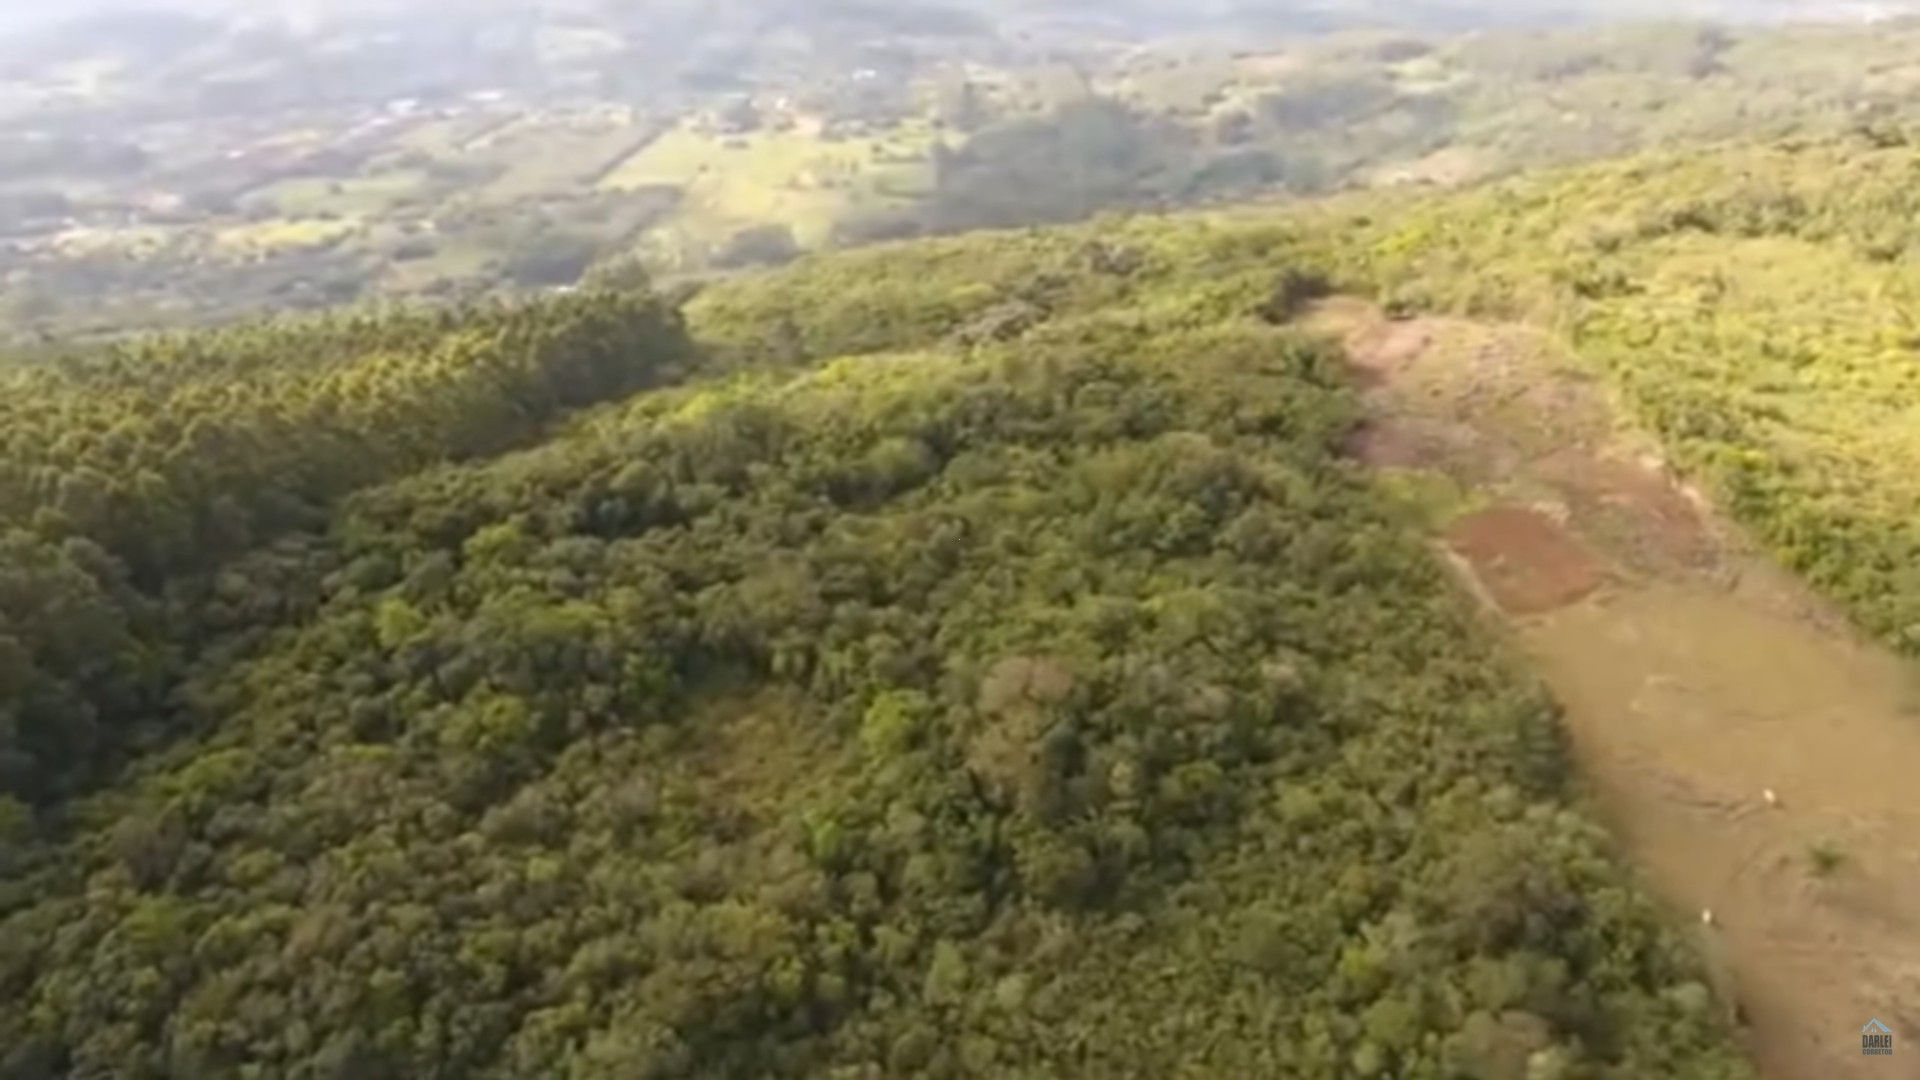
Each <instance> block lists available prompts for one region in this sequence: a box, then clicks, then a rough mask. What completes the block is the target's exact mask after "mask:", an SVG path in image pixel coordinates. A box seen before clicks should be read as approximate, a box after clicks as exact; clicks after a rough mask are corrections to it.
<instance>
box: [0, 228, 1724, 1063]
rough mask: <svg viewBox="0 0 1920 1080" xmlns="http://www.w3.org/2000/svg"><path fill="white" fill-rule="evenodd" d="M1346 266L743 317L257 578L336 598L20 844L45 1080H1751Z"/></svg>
mask: <svg viewBox="0 0 1920 1080" xmlns="http://www.w3.org/2000/svg"><path fill="white" fill-rule="evenodd" d="M1289 235H1290V233H1289V232H1288V231H1286V230H1276V229H1273V228H1270V227H1267V226H1264V225H1251V226H1249V225H1237V226H1231V227H1224V226H1222V227H1216V226H1209V225H1207V224H1206V223H1203V222H1199V221H1192V220H1189V221H1176V222H1142V223H1137V224H1133V225H1121V224H1111V225H1108V226H1104V227H1102V228H1100V229H1098V230H1085V231H1078V232H1048V233H1039V234H1033V235H1028V236H1018V237H1016V236H982V237H975V238H970V239H967V240H961V241H949V242H942V243H938V244H923V245H914V246H908V247H901V248H893V249H885V250H880V251H875V252H869V253H863V254H860V255H857V256H851V257H845V258H836V259H826V260H818V261H809V262H806V263H804V264H802V265H801V266H799V267H798V268H796V269H793V270H790V271H787V272H784V273H782V274H779V275H774V276H769V277H764V278H758V279H752V280H747V281H743V282H740V283H737V284H732V285H728V286H726V287H723V288H720V289H716V290H713V291H711V292H709V293H708V294H706V295H705V296H703V297H701V298H700V299H699V300H698V301H697V302H696V303H695V304H694V305H693V306H692V308H691V309H690V310H689V312H688V317H689V322H690V325H691V328H692V332H693V333H694V335H695V336H696V338H698V339H699V340H700V341H701V342H703V343H704V345H705V347H706V349H707V350H708V368H707V371H708V373H709V374H708V375H707V376H706V377H704V378H701V379H697V380H695V381H694V382H692V383H690V384H687V385H682V386H678V387H672V388H665V389H658V390H652V391H648V392H644V393H642V394H640V395H639V396H638V397H635V398H633V399H632V400H630V401H628V402H627V403H625V404H622V405H616V406H610V407H608V408H605V409H602V410H600V411H598V412H595V413H593V414H591V415H588V416H585V417H582V418H580V419H578V420H576V421H575V422H574V423H573V424H571V425H570V426H569V427H568V429H567V430H565V431H564V432H562V433H560V434H559V435H557V436H556V437H554V438H553V439H552V440H551V441H549V442H547V443H545V444H544V445H541V446H539V447H537V448H534V449H531V450H527V451H524V452H519V453H513V454H509V455H507V456H504V457H500V458H497V459H494V460H490V461H481V462H474V463H469V464H460V465H447V466H440V467H434V468H430V469H428V470H427V471H425V472H422V473H420V474H418V475H415V476H413V477H410V478H407V479H404V480H400V481H398V482H396V483H391V484H387V485H385V486H379V487H375V488H372V489H368V490H364V491H362V492H360V493H359V494H356V495H352V496H351V497H349V498H348V499H347V501H346V503H345V504H344V505H343V506H341V507H339V508H338V509H336V510H334V511H332V512H331V513H330V515H329V524H328V526H327V529H326V531H325V534H324V536H323V537H318V538H315V539H313V540H311V541H309V542H308V543H306V544H304V545H302V546H300V547H299V548H298V549H297V550H293V549H283V550H280V551H270V552H266V553H263V554H258V555H255V556H251V557H247V558H243V559H240V560H238V561H232V562H229V563H227V564H226V566H225V567H224V570H223V573H222V586H221V593H222V595H224V596H229V597H232V598H234V599H235V600H236V601H237V600H240V599H243V598H258V597H263V596H271V595H275V594H281V593H286V594H293V595H298V596H300V597H302V598H303V599H302V600H301V602H299V603H291V604H285V605H276V604H271V603H246V604H236V610H235V619H236V621H237V623H238V627H239V628H238V630H237V631H236V632H235V633H234V634H233V636H231V637H229V638H227V639H225V640H224V641H222V642H220V643H217V644H214V645H212V646H210V647H207V648H204V649H199V650H196V652H195V657H196V660H197V662H196V663H195V664H194V665H193V666H192V669H191V672H190V674H189V675H188V676H187V677H186V678H185V680H184V682H183V683H182V684H181V685H180V688H179V691H178V694H177V695H176V700H178V701H179V702H180V703H181V705H180V707H181V708H182V709H183V710H185V711H186V712H187V713H188V714H189V715H190V716H191V718H192V720H193V722H192V723H190V724H187V725H184V726H183V727H182V729H181V730H182V732H184V734H182V735H181V736H179V737H178V738H176V739H175V740H174V741H173V742H171V743H170V744H167V745H164V746H162V747H160V748H157V749H155V750H152V751H150V752H147V753H145V754H143V755H141V756H140V757H139V759H138V760H137V761H135V762H134V763H133V764H132V766H131V767H130V768H129V769H128V770H127V771H126V772H125V774H124V775H123V776H122V778H121V779H120V780H119V781H118V782H117V783H115V784H113V785H112V786H110V787H109V788H107V789H106V790H103V791H101V792H99V793H97V794H95V795H92V796H89V797H86V798H84V799H79V800H75V801H69V802H66V803H59V804H55V806H54V807H51V808H49V809H47V810H45V811H43V813H42V815H41V820H40V822H39V825H38V827H37V828H36V827H34V825H33V823H31V822H28V821H26V820H24V819H23V815H19V814H15V815H12V817H13V818H14V819H15V820H14V821H12V822H11V823H10V825H9V827H10V832H11V835H10V837H9V840H8V847H6V848H5V849H4V855H5V862H6V864H7V865H6V866H5V868H4V869H5V871H6V878H5V880H4V888H0V989H4V995H3V996H0V1001H4V1005H0V1046H4V1047H6V1048H7V1049H6V1051H5V1052H6V1055H7V1056H6V1058H5V1061H4V1064H3V1065H0V1072H4V1074H6V1075H10V1076H37V1075H48V1074H68V1073H71V1074H77V1075H115V1076H128V1077H141V1076H163V1075H193V1076H238V1075H249V1074H257V1073H267V1074H272V1075H286V1076H337V1077H354V1078H356V1080H360V1078H367V1077H380V1076H396V1077H397V1076H469V1075H477V1076H508V1075H514V1076H525V1075H571V1076H583V1077H584V1076H606V1077H615V1076H617V1077H623V1078H624V1077H635V1076H662V1077H664V1076H766V1075H819V1076H844V1077H878V1076H885V1075H926V1076H969V1075H974V1076H1034V1077H1040V1076H1058V1075H1084V1076H1143V1077H1144V1076H1169V1075H1229V1076H1247V1075H1285V1076H1301V1077H1316V1076H1324V1077H1332V1076H1355V1075H1358V1076H1486V1077H1515V1078H1517V1077H1523V1076H1524V1077H1530V1078H1531V1077H1539V1076H1580V1075H1596V1076H1609V1077H1621V1078H1626V1077H1643V1076H1686V1077H1737V1076H1743V1075H1746V1069H1745V1066H1744V1065H1743V1064H1742V1063H1740V1062H1739V1061H1738V1060H1737V1058H1736V1057H1735V1055H1734V1054H1733V1052H1732V1051H1731V1049H1730V1045H1729V1043H1728V1041H1727V1037H1726V1032H1725V1030H1724V1026H1723V1024H1722V1020H1721V1016H1720V1010H1719V1009H1718V1008H1717V1007H1716V1006H1715V1004H1714V1003H1713V1000H1712V997H1711V995H1710V993H1709V992H1708V991H1707V990H1706V988H1705V986H1704V985H1703V982H1702V979H1703V976H1702V975H1701V973H1700V970H1699V967H1698V965H1697V963H1696V961H1695V960H1694V958H1693V957H1692V956H1691V955H1690V954H1688V952H1687V951H1686V950H1685V949H1683V948H1682V947H1681V946H1680V945H1679V943H1678V941H1677V939H1676V938H1675V937H1674V936H1673V935H1671V934H1670V933H1669V932H1668V931H1666V930H1664V929H1663V928H1662V926H1661V924H1660V922H1659V920H1658V919H1657V918H1656V917H1655V915H1654V913H1653V911H1652V910H1651V908H1650V906H1649V905H1648V903H1647V902H1646V901H1645V900H1644V899H1643V898H1642V897H1641V895H1640V893H1639V892H1638V891H1637V889H1636V887H1635V886H1634V885H1633V884H1632V883H1631V882H1630V881H1629V879H1628V878H1627V877H1626V876H1625V875H1624V873H1623V872H1622V870H1621V869H1620V867H1619V866H1618V865H1617V864H1616V862H1615V861H1614V860H1613V858H1612V856H1611V855H1610V854H1609V850H1608V847H1607V845H1606V843H1605V841H1604V839H1603V838H1602V836H1601V835H1600V833H1599V831H1598V830H1597V829H1596V828H1595V827H1594V826H1593V825H1591V824H1590V823H1589V822H1588V821H1586V820H1585V819H1584V818H1583V817H1582V816H1581V815H1580V814H1579V813H1578V812H1577V811H1576V810H1575V809H1574V808H1573V807H1572V806H1571V805H1570V803H1569V801H1568V797H1567V794H1566V791H1565V787H1564V779H1563V773H1564V763H1563V759H1562V752H1561V749H1560V747H1559V743H1558V740H1557V737H1556V733H1555V728H1554V710H1553V706H1552V705H1551V703H1550V702H1549V701H1547V700H1546V699H1545V698H1544V697H1543V696H1542V695H1541V693H1540V692H1539V691H1538V690H1537V689H1536V688H1534V687H1533V685H1532V684H1531V683H1530V682H1529V681H1528V680H1527V679H1525V678H1524V677H1522V676H1520V675H1519V674H1518V673H1517V672H1516V671H1515V670H1514V669H1513V668H1512V667H1511V666H1510V665H1509V663H1508V661H1506V660H1505V659H1504V658H1503V656H1502V654H1501V652H1500V649H1499V648H1498V646H1497V645H1496V644H1495V643H1494V641H1493V639H1492V638H1491V636H1490V635H1489V634H1487V633H1486V632H1485V631H1484V630H1483V629H1482V628H1481V627H1480V625H1479V623H1478V621H1477V620H1476V619H1475V618H1474V617H1473V616H1472V615H1471V613H1469V612H1468V611H1467V610H1466V609H1465V607H1464V606H1463V602H1462V600H1461V598H1460V597H1458V596H1457V595H1456V594H1455V592H1454V591H1453V590H1452V589H1451V588H1450V587H1449V585H1448V583H1447V581H1446V580H1445V578H1444V576H1443V575H1442V573H1441V572H1440V570H1439V569H1438V567H1437V566H1436V565H1435V564H1434V562H1433V561H1432V559H1431V558H1430V556H1429V555H1428V553H1427V552H1426V550H1425V549H1424V547H1423V546H1422V545H1421V543H1420V541H1419V538H1418V536H1417V535H1416V534H1415V533H1414V532H1411V531H1410V530H1409V528H1408V525H1407V523H1406V521H1405V519H1404V515H1403V514H1402V513H1400V512H1399V510H1398V508H1397V507H1396V505H1395V504H1393V503H1391V502H1389V501H1386V500H1385V499H1384V497H1383V496H1382V495H1381V493H1379V492H1378V491H1376V490H1375V489H1374V488H1373V487H1372V486H1371V485H1370V484H1369V483H1368V482H1366V480H1365V478H1364V477H1363V476H1361V475H1360V474H1359V473H1358V472H1357V471H1356V469H1355V468H1354V467H1353V466H1351V465H1349V464H1347V463H1345V462H1343V461H1342V460H1340V459H1339V457H1338V456H1337V454H1336V452H1335V451H1336V447H1337V446H1338V444H1339V442H1340V441H1341V439H1342V438H1343V437H1344V436H1345V435H1346V433H1347V431H1348V429H1349V427H1350V425H1351V422H1352V419H1353V417H1354V415H1355V412H1354V410H1355V404H1354V401H1353V398H1352V395H1351V394H1350V392H1349V390H1348V389H1347V387H1346V376H1345V375H1344V373H1343V371H1342V370H1341V365H1340V361H1339V357H1338V356H1337V355H1336V354H1335V353H1334V352H1333V351H1331V350H1330V349H1329V348H1327V347H1326V346H1324V345H1319V344H1314V343H1312V342H1310V341H1308V340H1307V339H1305V338H1303V337H1300V336H1298V335H1296V334H1295V333H1293V332H1292V331H1289V330H1287V329H1285V328H1281V327H1276V326H1275V325H1273V323H1274V322H1275V321H1284V319H1285V318H1286V317H1287V316H1288V315H1289V314H1290V312H1291V310H1292V309H1293V307H1294V306H1295V304H1297V302H1298V301H1299V300H1301V299H1302V298H1304V297H1306V296H1307V295H1310V294H1311V293H1313V292H1314V291H1315V290H1316V288H1317V285H1316V282H1315V280H1314V279H1313V278H1312V277H1311V276H1310V275H1306V274H1302V273H1299V272H1295V271H1290V270H1289V269H1288V267H1289V265H1290V264H1291V261H1292V260H1293V258H1294V255H1293V254H1292V253H1291V251H1292V244H1291V242H1290V241H1289V239H1288V237H1289Z"/></svg>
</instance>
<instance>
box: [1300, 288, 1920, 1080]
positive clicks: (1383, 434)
mask: <svg viewBox="0 0 1920 1080" xmlns="http://www.w3.org/2000/svg"><path fill="white" fill-rule="evenodd" d="M1309 325H1310V326H1313V327H1316V328H1318V329H1320V330H1321V331H1323V332H1326V333H1329V334H1332V335H1335V336H1337V337H1339V338H1340V339H1341V340H1342V341H1343V342H1344V343H1345V345H1346V348H1347V350H1348V354H1349V356H1350V357H1351V360H1352V362H1353V364H1354V365H1355V367H1356V369H1357V374H1358V376H1359V377H1360V379H1361V380H1362V382H1363V385H1364V386H1365V387H1366V396H1367V399H1368V402H1369V406H1370V408H1369V415H1370V417H1371V419H1370V421H1369V422H1368V424H1367V425H1366V426H1365V427H1364V428H1363V429H1362V430H1361V431H1359V432H1358V433H1356V435H1355V437H1354V440H1353V442H1352V445H1351V446H1350V447H1349V450H1350V452H1351V453H1352V454H1354V455H1355V456H1356V457H1358V458H1360V459H1361V460H1363V461H1366V462H1368V463H1369V464H1371V465H1373V466H1375V467H1376V468H1378V469H1380V470H1382V471H1383V472H1395V471H1408V472H1413V473H1415V474H1418V475H1423V476H1426V477H1429V478H1431V477H1444V478H1445V480H1446V481H1447V483H1446V484H1444V487H1445V488H1446V489H1447V490H1449V491H1452V492H1455V493H1457V496H1458V497H1457V499H1454V500H1453V505H1451V506H1450V507H1449V508H1448V510H1447V511H1446V512H1444V513H1442V514H1440V515H1439V517H1440V518H1441V523H1440V524H1438V525H1437V526H1436V532H1437V533H1438V537H1437V543H1438V545H1439V546H1440V547H1441V549H1442V550H1443V551H1444V552H1445V553H1446V554H1447V556H1448V558H1449V559H1450V561H1452V562H1453V564H1454V565H1455V566H1457V567H1458V568H1459V569H1460V571H1461V576H1462V579H1463V581H1464V582H1465V583H1466V584H1467V585H1468V586H1469V587H1470V588H1472V589H1473V591H1474V592H1475V593H1476V594H1477V595H1478V596H1479V597H1480V599H1481V600H1482V602H1483V603H1485V604H1486V605H1487V606H1488V607H1489V609H1491V610H1492V611H1494V612H1496V613H1498V615H1499V616H1500V617H1502V618H1503V619H1504V620H1505V621H1506V622H1507V623H1508V624H1509V625H1510V626H1511V627H1512V628H1513V631H1514V633H1515V636H1516V637H1517V639H1518V641H1519V643H1520V645H1521V646H1522V648H1523V649H1524V650H1525V651H1526V653H1528V654H1529V655H1531V656H1532V658H1533V659H1534V661H1535V663H1536V664H1537V667H1538V670H1539V671H1540V672H1541V674H1542V676H1543V677H1544V678H1545V679H1546V681H1547V682H1548V684H1549V685H1550V687H1551V688H1552V690H1553V692H1554V693H1555V694H1556V695H1557V696H1558V698H1559V699H1560V701H1561V702H1562V704H1563V705H1564V706H1565V709H1566V722H1567V728H1568V733H1569V736H1570V740H1571V743H1572V745H1573V747H1574V751H1575V755H1576V757H1577V761H1578V765H1579V769H1580V772H1581V775H1582V777H1583V779H1584V782H1585V785H1586V786H1587V788H1588V789H1589V791H1590V792H1591V795H1592V797H1593V801H1594V803H1595V804H1596V806H1597V808H1598V810H1599V812H1600V814H1601V816H1602V817H1603V818H1604V820H1606V822H1607V823H1608V825H1609V826H1610V827H1611V828H1612V830H1613V831H1614V833H1615V835H1616V836H1617V837H1618V839H1619V842H1620V844H1621V846H1622V847H1623V849H1624V850H1625V851H1626V853H1627V855H1628V856H1629V857H1630V858H1631V859H1632V860H1634V861H1635V862H1636V863H1637V864H1638V865H1639V866H1640V867H1641V869H1642V871H1643V873H1644V875H1645V876H1646V878H1647V880H1648V883H1649V884H1650V886H1651V887H1652V888H1653V890H1654V891H1655V892H1656V893H1657V894H1658V895H1659V896H1660V897H1662V898H1663V900H1664V901H1665V902H1667V903H1668V904H1670V905H1671V906H1672V908H1673V909H1674V911H1675V915H1676V917H1677V918H1684V919H1685V920H1686V925H1688V926H1689V927H1690V928H1691V929H1692V932H1694V933H1697V934H1698V935H1699V936H1700V940H1701V946H1702V949H1703V951H1704V952H1705V953H1706V955H1707V956H1708V957H1709V959H1710V962H1711V963H1712V965H1713V966H1714V968H1715V969H1716V977H1717V979H1718V980H1719V981H1720V982H1721V984H1722V985H1721V990H1722V993H1723V994H1724V996H1725V997H1726V998H1727V999H1728V1000H1729V1001H1731V1002H1732V1003H1734V1005H1735V1008H1736V1010H1737V1015H1738V1017H1739V1018H1740V1021H1741V1028H1742V1034H1743V1037H1744V1038H1745V1040H1746V1041H1747V1044H1748V1046H1749V1048H1750V1050H1751V1052H1752V1054H1753V1057H1754V1060H1755V1061H1756V1063H1757V1065H1758V1067H1759V1069H1760V1072H1761V1074H1762V1076H1764V1077H1767V1078H1769V1080H1830V1078H1839V1077H1854V1076H1874V1077H1912V1076H1920V682H1917V681H1916V678H1915V674H1914V670H1913V668H1912V666H1911V665H1909V664H1907V663H1904V662H1903V661H1901V660H1900V659H1898V658H1897V657H1895V656H1893V655H1892V654H1890V653H1889V652H1887V651H1885V650H1882V649H1880V648H1878V647H1876V646H1874V645H1873V644H1871V643H1870V642H1867V641H1865V640H1863V639H1862V638H1861V637H1860V636H1859V635H1858V634H1856V633H1854V632H1853V631H1852V630H1851V629H1849V628H1848V626H1847V625H1846V624H1845V622H1844V621H1843V620H1841V619H1840V618H1838V617H1837V616H1836V615H1834V613H1833V612H1832V611H1831V610H1830V609H1829V608H1828V607H1827V606H1826V605H1824V604H1822V603H1821V602H1819V601H1818V600H1817V599H1816V598H1814V597H1812V596H1811V595H1810V594H1809V593H1808V592H1807V591H1806V590H1805V589H1804V588H1802V587H1801V586H1800V585H1799V584H1798V583H1797V582H1795V581H1794V580H1793V579H1792V578H1791V577H1789V576H1788V575H1786V574H1784V573H1783V572H1781V571H1780V570H1778V569H1777V568H1776V567H1774V566H1773V565H1772V564H1771V563H1770V562H1769V561H1767V560H1766V559H1765V558H1762V557H1760V556H1758V555H1756V554H1755V553H1754V552H1753V551H1752V549H1751V547H1750V545H1749V544H1747V543H1746V541H1745V540H1744V539H1743V538H1742V537H1741V535H1740V534H1739V532H1738V530H1736V529H1734V528H1732V527H1731V526H1730V525H1729V524H1728V523H1727V522H1725V521H1724V520H1722V519H1721V518H1720V517H1719V516H1718V515H1717V514H1716V513H1715V512H1714V511H1713V510H1712V508H1711V507H1710V506H1708V505H1707V503H1706V501H1705V500H1704V499H1702V498H1700V497H1699V496H1698V495H1697V494H1696V493H1694V492H1692V491H1690V490H1688V489H1687V488H1685V487H1684V486H1682V485H1680V484H1678V483H1677V482H1675V481H1674V480H1673V479H1672V478H1671V477H1670V476H1669V475H1668V474H1667V472H1666V470H1665V469H1664V468H1663V466H1662V465H1661V462H1660V458H1659V456H1658V454H1657V452H1656V450H1655V448H1654V445H1653V444H1652V443H1651V442H1650V441H1647V440H1645V439H1643V438H1640V437H1638V436H1636V435H1634V434H1633V433H1632V432H1630V431H1628V430H1627V429H1626V428H1625V427H1624V426H1622V425H1621V424H1619V423H1617V422H1616V420H1615V417H1614V416H1613V414H1612V411H1611V410H1610V408H1609V407H1608V404H1607V401H1606V398H1605V395H1604V393H1603V391H1602V390H1601V388H1600V387H1598V386H1597V385H1595V384H1594V383H1592V382H1591V381H1589V380H1588V379H1586V378H1584V377H1583V376H1582V375H1581V374H1579V373H1578V371H1577V370H1576V368H1575V367H1574V365H1573V362H1572V361H1570V360H1569V359H1567V358H1566V357H1565V356H1564V353H1562V352H1561V351H1559V350H1558V349H1557V348H1556V347H1555V346H1554V345H1553V344H1552V343H1551V341H1550V340H1549V339H1548V338H1546V337H1545V336H1543V335H1540V334H1537V333H1535V332H1533V331H1531V330H1528V329H1526V328H1523V327H1517V326H1493V325H1486V324H1477V323H1469V322H1464V321H1457V320H1444V319H1415V320H1406V321H1389V320H1387V319H1385V318H1383V317H1382V316H1381V315H1380V313H1379V312H1378V311H1377V310H1376V309H1374V308H1372V307H1369V306H1367V305H1364V304H1361V303H1358V302H1355V301H1348V300H1336V301H1330V302H1328V303H1326V304H1324V305H1322V306H1320V307H1319V308H1318V309H1316V310H1315V311H1314V312H1313V313H1312V315H1311V316H1310V319H1309ZM1709 912H1710V913H1711V915H1710V921H1709V920H1708V919H1705V918H1703V917H1702V916H1703V913H1709ZM1873 1018H1878V1019H1879V1020H1881V1021H1882V1022H1884V1023H1885V1024H1887V1025H1888V1026H1889V1027H1891V1028H1892V1029H1893V1031H1894V1035H1895V1053H1894V1056H1892V1057H1890V1058H1880V1057H1865V1056H1863V1055H1862V1054H1861V1041H1860V1033H1861V1027H1862V1026H1863V1025H1864V1024H1866V1023H1867V1022H1868V1020H1870V1019H1873Z"/></svg>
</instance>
